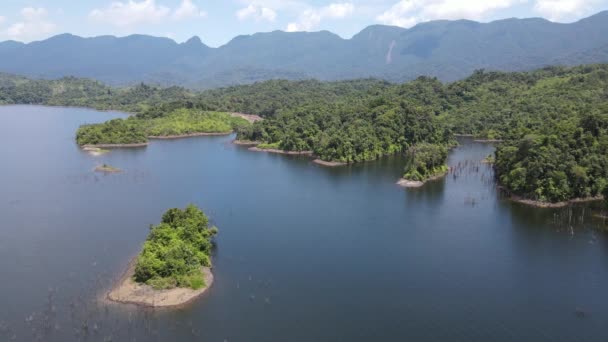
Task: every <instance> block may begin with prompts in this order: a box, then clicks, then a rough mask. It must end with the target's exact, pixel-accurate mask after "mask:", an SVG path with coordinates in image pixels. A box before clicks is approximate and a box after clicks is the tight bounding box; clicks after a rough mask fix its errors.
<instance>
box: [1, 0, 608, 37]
mask: <svg viewBox="0 0 608 342" xmlns="http://www.w3.org/2000/svg"><path fill="white" fill-rule="evenodd" d="M606 9H608V0H222V1H217V0H214V1H211V0H79V1H74V0H33V1H24V0H2V1H1V3H0V40H8V39H13V40H18V41H25V42H29V41H34V40H40V39H44V38H47V37H50V36H53V35H55V34H59V33H65V32H69V33H73V34H77V35H81V36H85V37H90V36H97V35H104V34H112V35H117V36H125V35H129V34H133V33H143V34H150V35H155V36H166V37H170V38H173V39H175V40H177V41H179V42H181V41H184V40H186V39H188V38H190V37H192V36H194V35H197V36H200V37H201V39H202V40H203V42H205V43H206V44H208V45H210V46H220V45H223V44H225V43H227V42H228V41H229V40H230V39H232V38H233V37H235V36H237V35H240V34H251V33H255V32H266V31H273V30H284V31H318V30H330V31H332V32H335V33H337V34H339V35H340V36H342V37H345V38H350V37H351V36H352V35H353V34H355V33H357V32H359V31H360V30H362V29H363V28H365V27H366V26H369V25H372V24H387V25H396V26H402V27H411V26H413V25H415V24H417V23H420V22H424V21H429V20H436V19H472V20H477V21H482V22H487V21H491V20H495V19H502V18H510V17H518V18H524V17H543V18H546V19H549V20H552V21H557V22H572V21H576V20H578V19H580V18H583V17H586V16H589V15H591V14H594V13H596V12H599V11H601V10H606Z"/></svg>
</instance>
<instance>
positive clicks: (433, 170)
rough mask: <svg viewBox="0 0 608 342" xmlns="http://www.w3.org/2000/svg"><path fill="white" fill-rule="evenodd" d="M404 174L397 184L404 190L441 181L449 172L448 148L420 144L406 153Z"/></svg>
mask: <svg viewBox="0 0 608 342" xmlns="http://www.w3.org/2000/svg"><path fill="white" fill-rule="evenodd" d="M406 156H407V164H406V166H405V173H404V175H403V178H401V179H400V180H399V181H398V182H397V184H398V185H399V186H402V187H404V188H419V187H421V186H423V185H424V184H425V183H426V182H428V181H432V180H436V179H441V178H443V177H444V176H445V175H446V174H447V173H448V171H449V168H448V166H447V165H446V163H445V162H446V159H447V158H448V148H447V147H446V146H443V145H435V144H428V143H421V144H417V145H414V146H412V147H410V148H409V149H408V150H407V152H406Z"/></svg>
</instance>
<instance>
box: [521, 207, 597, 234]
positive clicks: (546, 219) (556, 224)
mask: <svg viewBox="0 0 608 342" xmlns="http://www.w3.org/2000/svg"><path fill="white" fill-rule="evenodd" d="M510 205H511V215H512V217H513V219H514V220H515V221H517V222H518V223H520V224H522V225H524V226H530V225H532V226H533V227H537V228H544V229H550V230H554V231H557V232H566V233H569V234H572V235H574V234H575V233H576V232H577V231H583V230H587V229H593V230H598V231H601V230H605V229H606V225H605V220H602V219H600V218H597V217H596V214H597V212H598V210H600V209H599V205H598V203H580V204H571V205H568V206H566V207H563V208H535V207H531V206H527V205H525V204H520V203H513V202H511V203H510Z"/></svg>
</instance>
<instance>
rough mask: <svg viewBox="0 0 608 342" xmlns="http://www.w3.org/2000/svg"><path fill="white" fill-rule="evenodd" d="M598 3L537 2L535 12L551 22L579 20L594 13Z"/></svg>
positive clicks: (578, 0) (586, 0) (573, 0)
mask: <svg viewBox="0 0 608 342" xmlns="http://www.w3.org/2000/svg"><path fill="white" fill-rule="evenodd" d="M596 3H597V1H594V0H537V1H536V3H535V4H534V11H536V12H538V13H540V14H541V15H542V16H543V17H545V18H547V19H549V20H553V21H560V20H563V19H567V18H578V17H580V16H582V15H583V14H586V13H587V12H589V11H592V10H593V6H594V5H595V4H596Z"/></svg>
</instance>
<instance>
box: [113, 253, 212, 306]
mask: <svg viewBox="0 0 608 342" xmlns="http://www.w3.org/2000/svg"><path fill="white" fill-rule="evenodd" d="M136 262H137V258H135V259H133V260H131V262H130V263H129V266H128V267H127V270H126V272H125V273H124V275H123V276H122V277H121V278H120V279H119V281H118V283H117V284H115V285H114V287H113V288H112V290H110V292H109V293H108V294H107V298H108V299H109V300H110V301H112V302H116V303H121V304H133V305H139V306H146V307H154V308H167V307H176V306H182V305H185V304H188V303H190V302H192V301H194V300H195V299H197V298H198V297H200V296H201V295H202V294H204V293H205V292H207V291H208V290H209V288H211V286H212V285H213V280H214V277H213V273H212V272H211V268H209V267H202V268H201V272H202V274H203V280H204V283H205V286H203V287H201V288H199V289H196V290H194V289H189V288H179V287H177V288H172V289H163V290H156V289H154V287H152V286H150V285H146V284H141V283H137V282H136V281H135V280H133V278H134V276H135V265H136Z"/></svg>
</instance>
